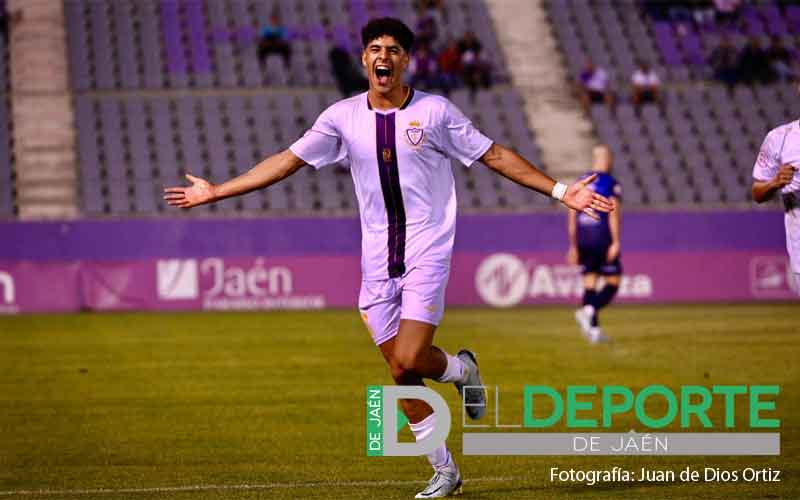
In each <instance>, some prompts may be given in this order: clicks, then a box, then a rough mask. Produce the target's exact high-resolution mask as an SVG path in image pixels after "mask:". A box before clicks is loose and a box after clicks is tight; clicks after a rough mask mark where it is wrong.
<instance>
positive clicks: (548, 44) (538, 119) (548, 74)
mask: <svg viewBox="0 0 800 500" xmlns="http://www.w3.org/2000/svg"><path fill="white" fill-rule="evenodd" d="M486 3H487V6H488V8H489V12H490V14H491V17H492V21H493V22H494V26H495V32H496V33H497V36H498V38H499V42H500V47H501V49H502V51H503V53H504V55H505V58H506V61H507V62H508V67H509V71H510V73H511V79H512V81H513V83H514V86H515V87H516V88H517V89H519V91H520V93H521V94H522V97H523V99H524V102H525V112H526V114H527V116H528V122H529V124H530V127H531V129H532V130H533V131H534V133H535V135H536V138H537V139H538V141H539V144H540V146H541V149H542V159H543V161H544V163H545V164H546V165H547V167H548V173H549V174H550V175H552V176H554V177H556V178H559V179H571V178H574V177H576V176H577V175H580V174H581V173H583V172H584V171H586V169H587V168H588V166H589V153H590V151H591V148H592V146H593V145H594V134H593V132H592V124H591V122H590V121H589V120H587V118H586V117H585V115H584V114H583V113H582V112H581V109H580V106H579V103H578V102H577V101H576V100H575V98H574V97H573V96H572V95H571V91H570V89H569V87H568V86H566V85H564V82H565V81H568V80H569V79H568V78H567V69H566V67H565V65H564V64H563V62H562V60H561V58H560V56H559V51H558V48H557V46H556V41H555V38H554V37H553V33H552V32H551V27H550V24H549V23H548V20H547V13H546V11H545V6H544V4H543V2H542V1H541V0H537V1H533V2H529V4H527V5H526V7H527V8H524V9H520V8H519V4H518V3H516V2H509V1H508V0H487V2H486Z"/></svg>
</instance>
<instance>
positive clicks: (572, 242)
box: [567, 210, 578, 266]
mask: <svg viewBox="0 0 800 500" xmlns="http://www.w3.org/2000/svg"><path fill="white" fill-rule="evenodd" d="M577 219H578V212H576V211H575V210H570V211H569V213H568V214H567V237H568V238H569V250H568V251H567V264H571V265H573V266H574V265H577V264H578V222H577Z"/></svg>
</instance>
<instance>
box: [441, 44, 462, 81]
mask: <svg viewBox="0 0 800 500" xmlns="http://www.w3.org/2000/svg"><path fill="white" fill-rule="evenodd" d="M438 63H439V75H440V77H441V83H442V90H443V91H444V93H445V95H448V94H449V93H450V90H451V89H454V88H456V87H458V85H459V81H458V75H460V74H461V53H460V52H459V51H458V44H457V43H456V41H455V40H453V39H452V38H451V39H449V40H448V41H447V45H445V48H444V50H442V52H441V53H440V54H439V59H438Z"/></svg>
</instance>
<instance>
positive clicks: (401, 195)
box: [290, 89, 492, 281]
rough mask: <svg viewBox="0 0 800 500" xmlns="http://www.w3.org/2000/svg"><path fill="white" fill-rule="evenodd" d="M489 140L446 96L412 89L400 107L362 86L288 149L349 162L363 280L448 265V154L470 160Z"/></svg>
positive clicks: (320, 163)
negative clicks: (376, 105) (374, 99)
mask: <svg viewBox="0 0 800 500" xmlns="http://www.w3.org/2000/svg"><path fill="white" fill-rule="evenodd" d="M491 145H492V141H491V139H489V138H488V137H486V136H484V135H483V134H481V133H480V132H479V131H478V130H477V129H476V128H475V127H474V126H473V125H472V122H470V121H469V119H468V118H467V117H466V116H464V114H463V113H462V112H461V111H460V110H459V109H458V108H456V106H455V105H453V103H451V102H450V101H449V100H447V99H445V98H443V97H440V96H436V95H432V94H427V93H425V92H419V91H414V90H413V89H412V90H410V92H409V95H408V97H407V98H406V101H405V103H404V104H403V105H402V106H401V107H400V108H397V109H390V110H387V111H381V110H377V109H373V108H372V106H371V105H370V103H369V101H368V99H367V93H366V92H365V93H363V94H360V95H357V96H354V97H351V98H349V99H344V100H342V101H339V102H337V103H335V104H333V105H332V106H331V107H329V108H328V109H326V110H325V111H324V112H323V113H322V114H321V115H320V116H319V118H317V121H316V122H315V123H314V125H313V127H311V129H310V130H309V131H307V132H306V133H305V135H304V136H303V137H302V138H300V139H299V140H298V141H297V142H295V143H294V144H292V146H291V147H290V149H291V150H292V152H293V153H294V154H295V155H297V156H298V157H299V158H301V159H302V160H303V161H305V162H306V163H308V164H310V165H312V166H313V167H314V168H321V167H324V166H326V165H331V164H335V163H344V164H349V167H350V171H351V174H352V176H353V182H354V183H355V191H356V197H357V198H358V205H359V212H360V216H361V235H362V237H361V252H362V253H361V269H362V273H363V279H364V280H366V281H373V280H384V279H387V278H398V277H401V276H403V275H404V274H405V273H406V272H407V271H409V270H411V269H413V268H414V267H416V266H418V265H420V264H423V263H424V264H431V265H439V266H449V265H450V256H451V255H452V251H453V239H454V237H455V222H456V193H455V183H454V181H453V172H452V170H451V164H450V159H449V157H453V158H455V159H457V160H458V161H460V162H461V163H463V164H464V165H466V166H470V165H472V163H474V162H475V160H477V159H478V158H480V157H481V156H483V154H484V153H485V152H486V151H487V150H488V149H489V147H490V146H491Z"/></svg>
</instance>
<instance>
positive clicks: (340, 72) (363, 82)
mask: <svg viewBox="0 0 800 500" xmlns="http://www.w3.org/2000/svg"><path fill="white" fill-rule="evenodd" d="M331 38H332V37H331V36H330V35H329V36H328V39H329V40H330V39H331ZM328 60H329V61H330V63H331V72H332V73H333V78H334V79H335V80H336V87H337V88H338V89H339V92H341V94H342V95H343V96H345V97H350V96H351V95H353V94H357V93H359V92H364V91H366V90H367V89H368V88H369V82H368V81H367V79H366V77H365V76H364V74H363V73H362V72H361V70H360V69H359V67H358V66H356V65H355V64H354V63H353V58H352V57H350V53H348V52H347V49H346V48H344V47H342V46H341V45H339V44H333V45H332V47H331V50H330V52H328Z"/></svg>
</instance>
